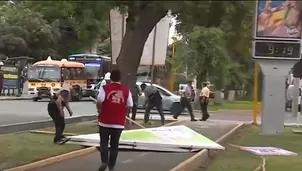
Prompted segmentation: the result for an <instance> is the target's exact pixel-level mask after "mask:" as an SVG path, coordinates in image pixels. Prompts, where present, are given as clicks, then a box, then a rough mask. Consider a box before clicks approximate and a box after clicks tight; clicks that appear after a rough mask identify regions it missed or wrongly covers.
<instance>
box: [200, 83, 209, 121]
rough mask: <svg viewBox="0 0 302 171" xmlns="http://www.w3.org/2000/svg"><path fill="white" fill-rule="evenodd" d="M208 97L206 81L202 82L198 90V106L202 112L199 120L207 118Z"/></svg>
mask: <svg viewBox="0 0 302 171" xmlns="http://www.w3.org/2000/svg"><path fill="white" fill-rule="evenodd" d="M209 98H210V89H209V88H208V85H207V83H203V88H202V89H201V92H200V96H199V99H200V108H201V112H202V118H201V119H200V121H206V120H207V119H209V117H210V115H209V112H208V104H209Z"/></svg>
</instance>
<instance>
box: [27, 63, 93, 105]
mask: <svg viewBox="0 0 302 171" xmlns="http://www.w3.org/2000/svg"><path fill="white" fill-rule="evenodd" d="M28 84H29V85H28V94H29V95H31V96H32V97H33V100H34V101H38V100H40V99H42V98H50V97H51V96H52V95H53V94H55V93H57V92H58V91H59V90H60V89H61V88H62V87H64V88H69V89H70V92H71V95H72V96H71V97H72V100H77V101H79V100H81V99H82V97H83V93H84V92H83V90H85V89H86V86H87V80H86V75H85V66H84V65H83V64H81V63H79V62H70V61H67V60H66V59H62V60H61V61H58V60H52V59H51V58H48V59H47V60H44V61H39V62H36V63H34V64H33V65H32V66H31V67H30V69H29V71H28Z"/></svg>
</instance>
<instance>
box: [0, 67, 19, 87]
mask: <svg viewBox="0 0 302 171" xmlns="http://www.w3.org/2000/svg"><path fill="white" fill-rule="evenodd" d="M0 70H1V72H3V88H12V89H14V88H16V89H17V88H19V87H20V72H19V69H18V68H17V67H15V66H1V68H0Z"/></svg>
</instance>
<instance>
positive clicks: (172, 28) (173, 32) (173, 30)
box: [169, 18, 176, 45]
mask: <svg viewBox="0 0 302 171" xmlns="http://www.w3.org/2000/svg"><path fill="white" fill-rule="evenodd" d="M171 21H172V26H171V28H170V30H169V45H170V44H172V43H173V39H172V37H173V36H175V34H176V31H175V24H176V20H175V18H172V19H171Z"/></svg>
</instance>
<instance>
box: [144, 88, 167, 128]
mask: <svg viewBox="0 0 302 171" xmlns="http://www.w3.org/2000/svg"><path fill="white" fill-rule="evenodd" d="M141 89H142V90H143V92H144V94H145V98H146V101H145V105H144V106H146V109H145V116H144V123H145V124H148V122H149V118H150V111H151V110H152V109H153V108H154V107H156V109H157V111H158V113H159V115H160V119H161V124H162V125H164V124H165V116H164V111H163V102H162V97H161V95H160V93H159V91H158V90H157V88H156V87H154V86H153V85H150V86H147V85H146V84H145V83H143V84H141Z"/></svg>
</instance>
